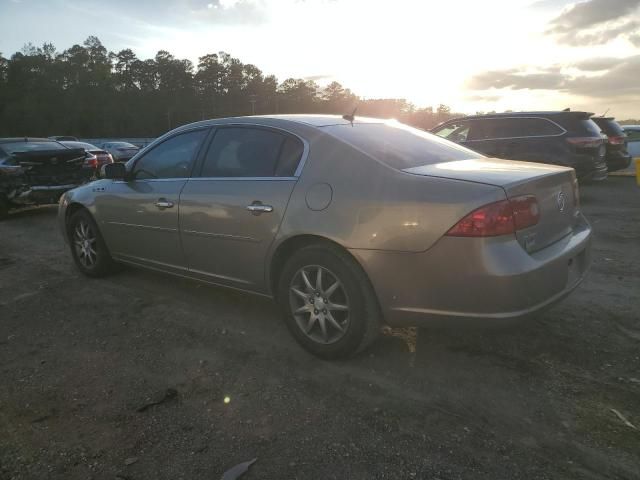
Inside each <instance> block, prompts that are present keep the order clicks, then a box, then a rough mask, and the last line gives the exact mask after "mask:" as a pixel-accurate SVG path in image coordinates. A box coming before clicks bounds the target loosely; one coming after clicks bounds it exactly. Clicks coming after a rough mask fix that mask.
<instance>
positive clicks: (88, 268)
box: [67, 210, 116, 277]
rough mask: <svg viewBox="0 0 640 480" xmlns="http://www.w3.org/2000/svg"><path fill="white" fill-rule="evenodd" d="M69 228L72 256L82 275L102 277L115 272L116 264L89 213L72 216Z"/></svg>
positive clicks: (77, 213) (84, 211)
mask: <svg viewBox="0 0 640 480" xmlns="http://www.w3.org/2000/svg"><path fill="white" fill-rule="evenodd" d="M67 227H68V232H69V242H70V246H71V255H72V256H73V260H74V262H75V264H76V266H77V267H78V269H79V270H80V271H81V272H82V273H84V274H85V275H87V276H89V277H102V276H105V275H108V274H109V273H112V272H113V271H114V270H115V267H116V264H115V262H114V261H113V259H112V258H111V255H110V254H109V250H108V249H107V245H106V244H105V243H104V240H103V239H102V235H101V234H100V231H99V230H98V226H97V225H96V222H95V221H94V220H93V217H92V216H91V214H90V213H89V212H87V211H86V210H79V211H77V212H76V213H74V214H73V215H71V218H70V219H69V222H68V224H67Z"/></svg>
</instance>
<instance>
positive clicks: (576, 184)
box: [571, 178, 580, 210]
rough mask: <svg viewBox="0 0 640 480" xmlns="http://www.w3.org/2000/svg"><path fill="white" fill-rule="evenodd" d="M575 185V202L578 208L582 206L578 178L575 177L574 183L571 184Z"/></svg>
mask: <svg viewBox="0 0 640 480" xmlns="http://www.w3.org/2000/svg"><path fill="white" fill-rule="evenodd" d="M571 186H572V187H573V188H572V190H573V204H574V205H575V207H576V210H577V209H578V208H580V190H579V189H578V179H577V178H574V179H573V183H572V184H571Z"/></svg>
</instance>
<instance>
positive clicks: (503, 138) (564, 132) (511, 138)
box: [465, 116, 567, 143]
mask: <svg viewBox="0 0 640 480" xmlns="http://www.w3.org/2000/svg"><path fill="white" fill-rule="evenodd" d="M529 118H534V119H537V120H544V121H546V122H549V123H552V124H554V125H555V126H556V127H558V128H559V129H560V130H562V132H561V133H557V134H555V135H526V136H524V137H492V138H482V139H479V140H465V143H473V142H488V141H493V140H516V139H523V138H548V137H561V136H563V135H564V134H566V133H567V130H566V129H565V128H564V127H563V126H562V125H559V124H558V123H556V122H554V121H553V120H550V119H548V118H546V117H530V116H526V117H518V116H514V117H491V118H486V119H481V118H471V119H469V120H468V121H469V122H473V121H482V120H502V119H506V120H509V119H511V120H521V119H529Z"/></svg>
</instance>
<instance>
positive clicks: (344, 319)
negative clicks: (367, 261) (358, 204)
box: [278, 244, 381, 360]
mask: <svg viewBox="0 0 640 480" xmlns="http://www.w3.org/2000/svg"><path fill="white" fill-rule="evenodd" d="M318 271H320V272H321V273H320V284H318V282H317V281H318ZM303 273H304V275H303ZM305 277H306V280H305ZM336 282H338V284H337V286H336ZM278 303H279V305H280V307H281V309H282V311H283V315H284V319H285V323H286V324H287V327H288V328H289V331H290V332H291V334H292V335H293V336H294V338H295V339H296V340H297V341H298V343H299V344H300V345H302V347H303V348H305V349H306V350H307V351H309V352H310V353H312V354H314V355H316V356H317V357H320V358H323V359H326V360H337V359H341V358H346V357H349V356H352V355H354V354H356V353H358V352H360V351H362V350H364V349H365V348H366V347H367V346H369V345H370V344H371V342H373V340H375V338H376V337H377V336H378V334H379V333H380V326H381V315H380V309H379V306H378V301H377V299H376V296H375V294H374V292H373V288H372V287H371V284H370V283H369V279H368V277H367V275H366V274H365V273H364V271H363V270H362V268H361V267H360V265H358V264H357V262H356V261H355V260H354V259H353V258H352V257H351V256H350V255H348V254H347V253H346V252H344V251H342V250H340V249H339V248H337V247H335V246H333V245H330V244H314V245H310V246H308V247H304V248H302V249H300V250H298V251H296V252H295V253H294V254H293V255H292V256H291V257H290V258H289V260H288V261H287V262H286V263H285V265H284V268H283V270H282V273H281V275H280V279H279V282H278ZM345 307H346V309H345Z"/></svg>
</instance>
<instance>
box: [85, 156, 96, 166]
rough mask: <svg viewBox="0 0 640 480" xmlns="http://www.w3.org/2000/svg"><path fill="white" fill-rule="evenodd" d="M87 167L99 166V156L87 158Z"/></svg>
mask: <svg viewBox="0 0 640 480" xmlns="http://www.w3.org/2000/svg"><path fill="white" fill-rule="evenodd" d="M84 164H85V165H86V166H87V167H91V168H97V167H98V159H97V157H90V158H87V159H86V160H85V162H84Z"/></svg>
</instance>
